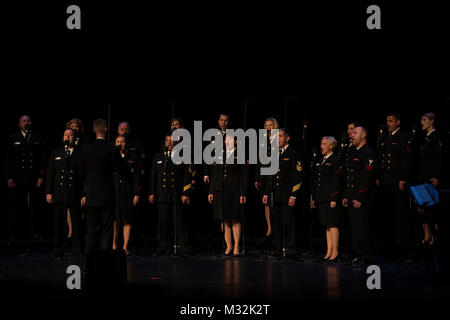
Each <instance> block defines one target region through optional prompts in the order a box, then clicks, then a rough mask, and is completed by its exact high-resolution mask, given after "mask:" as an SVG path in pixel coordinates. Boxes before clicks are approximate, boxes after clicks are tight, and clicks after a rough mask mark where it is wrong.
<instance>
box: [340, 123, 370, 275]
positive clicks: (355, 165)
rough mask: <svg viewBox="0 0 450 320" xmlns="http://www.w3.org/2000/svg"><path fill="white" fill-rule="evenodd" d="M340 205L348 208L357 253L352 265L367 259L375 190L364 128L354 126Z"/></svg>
mask: <svg viewBox="0 0 450 320" xmlns="http://www.w3.org/2000/svg"><path fill="white" fill-rule="evenodd" d="M351 139H352V144H353V147H352V149H351V151H350V163H349V167H348V172H347V177H346V182H345V186H344V193H343V196H342V198H343V199H342V204H343V205H344V207H347V208H348V212H347V214H348V220H349V227H350V236H351V238H352V244H353V249H354V250H355V253H356V256H355V258H354V259H353V261H352V264H353V266H354V267H361V266H362V265H365V264H367V263H369V262H370V260H371V255H370V249H371V242H370V240H371V239H370V207H371V206H372V205H373V196H374V192H373V191H374V189H375V185H376V184H375V170H376V162H375V161H376V153H375V152H374V151H373V150H372V149H371V148H370V147H369V146H368V145H367V129H365V128H363V127H356V128H355V129H354V130H353V133H352V138H351Z"/></svg>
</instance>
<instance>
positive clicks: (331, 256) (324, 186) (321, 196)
mask: <svg viewBox="0 0 450 320" xmlns="http://www.w3.org/2000/svg"><path fill="white" fill-rule="evenodd" d="M336 145H337V141H336V139H335V138H334V137H329V136H326V137H323V138H322V141H321V144H320V149H321V153H322V155H323V157H322V158H321V159H320V160H319V162H317V163H316V166H315V175H314V181H313V188H312V204H311V206H312V207H313V208H316V207H317V208H318V212H319V219H320V223H321V224H322V225H323V226H325V227H326V239H327V253H326V255H325V256H324V257H323V259H324V260H326V261H328V262H330V263H331V262H337V261H338V257H339V225H340V222H341V219H340V212H339V206H338V205H337V204H338V199H339V198H340V196H341V184H340V176H339V164H338V159H337V156H336V155H335V154H334V153H333V150H334V149H335V148H336Z"/></svg>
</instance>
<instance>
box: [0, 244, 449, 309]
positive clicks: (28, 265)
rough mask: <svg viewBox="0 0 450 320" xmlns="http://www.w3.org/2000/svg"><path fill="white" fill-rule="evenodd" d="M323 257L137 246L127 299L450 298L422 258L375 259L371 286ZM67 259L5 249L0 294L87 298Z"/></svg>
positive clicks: (444, 281) (174, 303)
mask: <svg viewBox="0 0 450 320" xmlns="http://www.w3.org/2000/svg"><path fill="white" fill-rule="evenodd" d="M321 256H322V255H321V254H319V253H315V254H312V255H306V254H304V255H301V254H300V255H298V256H296V257H295V258H273V257H269V256H267V255H265V254H264V253H263V251H257V250H254V251H250V252H247V253H246V254H245V255H242V256H240V257H226V256H224V255H220V254H215V253H214V252H212V251H211V252H205V251H203V252H196V253H190V254H186V255H177V256H163V257H156V256H153V250H150V249H148V248H145V247H137V248H134V250H133V254H132V255H131V256H130V257H128V259H127V269H128V270H127V273H128V285H127V288H128V289H127V290H128V291H127V299H128V300H127V301H133V302H134V303H144V304H148V303H154V304H156V306H161V305H162V304H167V303H169V304H170V306H171V307H170V308H173V309H171V313H172V314H174V315H176V314H175V313H176V312H179V310H180V308H182V307H183V306H184V305H187V304H189V305H190V306H192V305H204V304H218V303H225V302H230V303H241V302H246V303H247V302H249V303H250V302H251V303H256V304H270V305H273V306H278V307H279V306H280V305H287V306H289V307H290V308H295V307H296V305H297V304H298V303H303V305H305V303H306V306H307V307H313V306H314V308H316V306H319V305H320V306H321V305H327V304H330V303H331V304H332V303H334V302H339V303H341V302H344V303H346V302H357V303H360V302H362V303H364V302H370V303H372V302H375V303H384V302H386V303H392V302H394V303H396V302H398V303H406V304H408V303H409V302H411V301H421V303H424V302H427V301H428V302H431V303H435V302H437V303H442V302H445V301H449V300H450V290H449V289H450V285H449V281H448V278H442V277H436V276H433V273H432V271H431V270H432V269H431V268H430V265H429V264H428V263H426V262H425V261H419V260H417V259H415V260H414V259H413V260H410V261H406V260H394V259H383V258H381V257H377V258H376V259H375V261H374V264H376V265H378V266H379V267H380V269H381V289H379V290H377V289H373V290H369V289H368V287H367V279H368V278H369V276H370V274H367V272H366V271H367V270H366V268H363V269H359V270H355V269H354V268H352V266H351V262H350V259H349V258H348V257H344V258H343V259H341V262H340V263H339V264H338V265H337V266H330V265H327V264H321V263H320V262H319V260H320V258H321ZM69 265H79V266H80V268H81V269H82V270H83V269H84V259H79V258H78V259H75V258H69V259H67V260H62V261H54V260H52V258H51V255H50V253H49V251H48V249H38V250H33V251H32V252H31V253H24V252H21V251H20V250H18V251H14V250H13V251H11V250H6V249H5V248H3V249H2V250H1V251H0V271H1V272H0V273H1V275H0V288H1V289H0V291H2V296H5V294H6V296H7V297H9V298H10V301H16V299H18V298H19V297H20V300H21V301H24V300H30V301H37V300H38V301H40V302H41V303H43V304H46V303H48V304H51V305H54V303H55V301H56V302H61V303H65V302H67V301H68V302H76V301H83V299H85V298H86V297H87V296H88V295H87V293H86V292H85V290H84V288H83V286H84V273H83V275H82V288H81V290H68V289H67V287H66V280H67V278H68V276H69V275H68V274H67V273H66V270H67V267H68V266H69ZM89 299H90V298H89ZM118 301H120V298H119V297H118ZM139 301H140V302H139ZM323 303H325V304H323ZM378 305H380V304H378ZM279 308H280V307H279Z"/></svg>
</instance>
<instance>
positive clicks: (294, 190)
mask: <svg viewBox="0 0 450 320" xmlns="http://www.w3.org/2000/svg"><path fill="white" fill-rule="evenodd" d="M279 159H280V160H279V169H278V172H277V173H276V174H274V175H272V176H267V183H266V185H265V191H264V195H267V196H269V197H270V195H271V194H272V193H273V202H276V203H280V202H282V203H285V204H287V202H288V200H289V198H290V197H297V196H298V194H299V191H300V188H301V186H302V177H303V168H302V163H301V160H300V156H299V154H298V152H297V150H296V149H294V148H293V147H291V146H288V148H287V149H286V150H285V151H284V152H283V153H282V154H281V150H280V155H279Z"/></svg>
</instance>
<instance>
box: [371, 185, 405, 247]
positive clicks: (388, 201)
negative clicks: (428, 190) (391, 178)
mask: <svg viewBox="0 0 450 320" xmlns="http://www.w3.org/2000/svg"><path fill="white" fill-rule="evenodd" d="M378 194H379V201H380V209H381V210H380V212H379V218H380V219H381V220H382V221H379V225H381V228H380V232H381V242H382V243H384V244H392V243H394V242H395V241H396V240H399V241H401V242H402V243H405V244H407V243H410V241H411V234H412V231H411V230H412V229H411V228H412V215H411V211H410V210H409V196H408V193H407V192H406V191H403V192H402V191H400V189H399V188H398V185H394V186H381V187H380V189H379V190H378Z"/></svg>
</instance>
